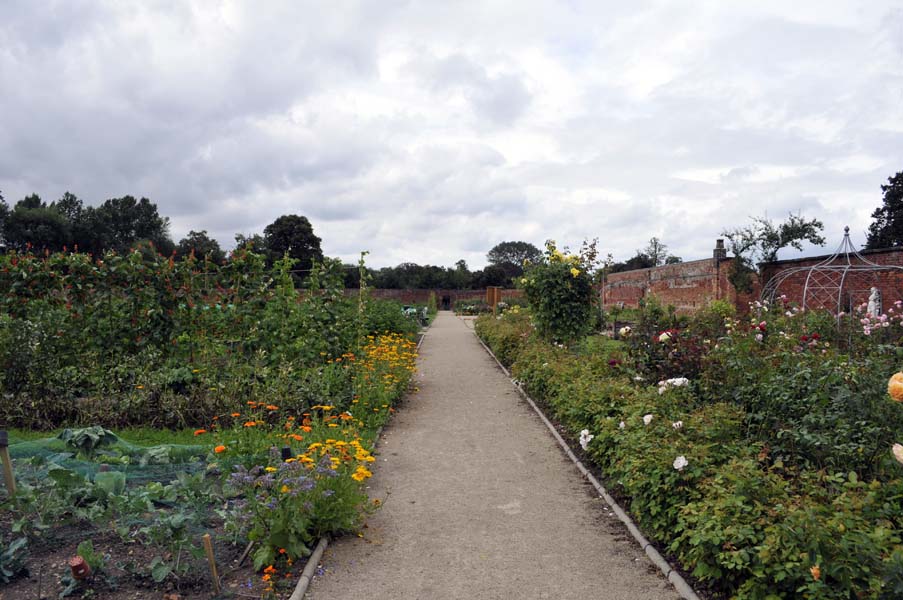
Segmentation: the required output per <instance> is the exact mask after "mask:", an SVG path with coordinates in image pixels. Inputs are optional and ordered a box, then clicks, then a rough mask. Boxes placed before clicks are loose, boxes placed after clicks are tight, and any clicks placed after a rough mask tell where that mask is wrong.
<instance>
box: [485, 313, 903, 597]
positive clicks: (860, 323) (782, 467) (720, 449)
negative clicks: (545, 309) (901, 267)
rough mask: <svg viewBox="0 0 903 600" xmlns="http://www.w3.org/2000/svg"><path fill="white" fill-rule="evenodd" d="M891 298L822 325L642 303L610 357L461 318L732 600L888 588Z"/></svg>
mask: <svg viewBox="0 0 903 600" xmlns="http://www.w3.org/2000/svg"><path fill="white" fill-rule="evenodd" d="M901 305H903V303H901ZM899 308H900V306H895V307H894V309H895V311H897V312H890V313H889V316H885V317H884V318H883V319H869V318H868V317H866V316H865V315H864V314H861V313H855V314H853V315H850V316H846V317H844V318H842V319H841V320H840V322H839V323H838V322H837V320H836V319H835V316H834V315H830V314H823V313H817V312H810V313H801V312H799V311H798V310H797V309H795V308H794V307H792V306H785V305H783V304H780V305H777V306H768V305H762V304H756V305H755V306H753V307H752V309H753V313H752V314H750V315H748V316H746V317H743V318H738V317H737V316H736V315H735V314H734V312H733V310H732V309H731V307H730V306H727V305H724V304H723V303H713V304H712V305H710V306H709V307H707V308H706V309H704V310H702V311H700V312H699V313H698V314H697V315H695V316H694V317H693V318H691V319H684V318H678V317H677V316H676V315H675V314H674V312H673V311H668V310H666V309H663V308H662V307H661V306H658V305H656V304H654V303H650V304H647V305H645V306H644V307H643V308H642V309H641V311H640V315H639V319H638V323H637V324H636V325H635V327H634V329H633V331H632V332H631V333H630V334H629V336H628V337H627V340H626V342H625V344H626V347H627V353H626V354H625V353H624V352H623V351H622V350H621V348H619V345H618V343H617V342H614V343H612V342H610V341H608V340H602V339H601V338H600V339H599V340H598V341H596V339H595V338H589V339H588V340H586V341H584V342H583V343H581V344H578V345H574V346H572V347H571V348H569V349H568V348H562V347H559V346H555V345H552V344H549V343H546V342H543V341H541V340H540V339H538V338H537V337H536V336H533V335H531V333H530V328H529V324H527V323H522V324H520V327H519V328H515V327H513V323H508V324H506V323H505V322H504V321H503V320H498V319H494V318H491V317H483V318H481V319H480V320H479V321H478V326H477V331H478V333H479V334H480V335H481V337H482V338H483V339H484V340H486V341H487V343H489V345H490V346H491V347H492V348H493V349H494V350H498V352H500V353H501V354H503V355H505V356H506V357H508V358H507V361H506V362H511V361H513V365H512V373H513V375H514V377H515V378H516V379H517V380H518V381H519V382H520V383H521V384H522V385H523V386H524V388H525V389H526V390H527V391H528V392H529V393H530V395H531V396H532V397H533V398H534V399H536V400H537V401H539V402H540V403H541V404H543V405H544V406H545V407H546V408H547V409H548V410H549V411H550V412H551V413H552V415H553V416H554V417H555V418H556V419H557V420H558V421H559V422H560V423H561V424H562V425H563V426H564V428H565V429H566V430H567V431H568V432H569V433H570V435H571V436H572V439H574V440H575V441H576V439H577V437H578V432H580V431H581V430H584V429H585V430H586V431H587V433H588V434H589V435H591V436H593V437H592V439H591V441H590V442H589V443H588V445H587V447H586V454H587V456H588V457H589V458H591V459H592V460H593V461H594V462H595V463H596V464H597V465H598V466H599V468H600V469H601V470H602V472H603V473H604V476H605V478H606V481H607V485H608V486H609V487H610V488H611V489H613V490H615V492H617V493H618V494H619V495H620V496H621V497H623V498H624V499H625V501H626V502H627V503H628V505H629V507H630V511H631V513H632V514H633V516H634V518H635V520H636V521H637V523H638V524H639V525H640V526H641V528H642V529H643V530H644V532H645V533H646V534H647V535H648V536H649V537H650V538H652V539H655V540H658V541H660V542H662V543H663V544H664V545H665V546H666V547H667V548H668V550H669V551H670V552H671V553H672V554H673V555H675V556H676V557H678V559H679V560H680V563H681V565H682V566H683V567H684V568H685V569H686V570H688V571H690V572H691V573H692V574H693V575H694V576H695V577H696V578H697V579H698V580H699V581H700V583H701V584H702V585H710V586H711V588H712V590H713V591H714V592H715V593H717V594H724V595H725V596H729V597H731V598H738V599H748V600H753V599H755V600H764V599H771V598H808V599H812V600H815V599H821V598H838V599H839V598H844V599H849V598H853V597H855V598H876V599H877V598H882V599H883V598H895V597H898V596H899V591H900V590H901V589H903V541H901V537H903V517H901V515H903V510H901V508H903V506H901V499H903V477H901V475H903V471H901V467H900V466H899V464H898V463H897V462H896V461H894V460H893V459H892V458H891V453H890V447H891V445H892V443H894V442H895V441H897V442H899V441H900V432H901V431H903V420H901V413H903V406H901V405H900V404H898V403H895V402H893V401H891V400H890V399H889V398H888V397H887V389H886V385H887V377H888V375H889V374H890V373H893V372H894V371H896V370H898V368H899V364H900V359H901V358H903V355H901V352H900V350H899V347H900V341H901V340H900V334H899V329H900V322H901V321H903V318H901V317H900V315H899V311H898V309H899ZM662 333H667V334H668V335H667V336H666V338H665V341H661V334H662ZM690 343H692V344H695V345H696V346H697V347H698V349H699V351H698V352H697V353H693V352H689V351H688V344H690ZM622 361H623V362H622ZM680 376H687V377H690V380H689V381H686V380H683V379H673V380H672V381H671V382H667V381H664V380H663V379H664V377H680ZM636 378H640V379H641V380H639V381H637V380H636ZM659 378H661V379H662V381H661V382H660V383H659V384H658V386H657V388H658V389H656V387H653V386H650V385H647V384H646V382H647V381H648V382H650V383H654V382H656V381H658V380H659Z"/></svg>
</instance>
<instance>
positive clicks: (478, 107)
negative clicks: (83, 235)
mask: <svg viewBox="0 0 903 600" xmlns="http://www.w3.org/2000/svg"><path fill="white" fill-rule="evenodd" d="M900 170H903V2H901V0H895V1H879V0H869V1H868V2H861V1H858V0H851V1H849V2H831V1H826V0H818V1H801V0H794V1H793V2H787V1H786V0H778V1H766V0H755V1H749V2H738V1H724V0H713V1H711V2H703V1H700V2H689V1H681V2H654V1H653V2H643V1H637V2H624V1H623V0H617V1H612V2H602V1H599V0H590V1H586V2H583V1H577V0H573V1H568V2H539V1H534V0H517V1H516V2H515V1H513V0H509V1H507V2H490V1H485V0H480V1H474V2H454V1H449V0H441V1H440V0H437V1H433V2H430V1H420V2H413V1H393V0H378V1H372V0H371V1H367V2H345V1H335V0H330V1H328V2H327V1H322V2H299V1H297V0H292V1H287V2H281V3H280V2H273V1H267V2H251V1H248V2H196V3H189V2H186V1H183V0H174V1H172V2H165V1H156V2H151V1H145V0H142V1H139V2H133V3H129V2H80V1H75V0H61V1H58V2H50V1H41V2H34V1H33V0H3V2H0V190H2V192H3V195H4V196H5V197H6V199H7V201H8V202H9V203H10V204H12V203H14V202H15V201H17V200H19V199H20V198H22V197H23V196H25V195H26V194H29V193H32V192H35V193H38V194H40V195H41V196H42V197H43V198H44V199H45V200H47V201H51V200H55V199H57V198H59V197H60V196H61V195H62V194H63V192H65V191H67V190H69V191H71V192H73V193H75V194H76V195H78V196H79V197H80V198H82V199H83V200H84V201H85V202H86V204H98V203H100V202H102V201H103V200H105V199H107V198H111V197H116V196H122V195H125V194H132V195H134V196H147V197H148V198H150V199H151V200H152V201H154V202H156V203H157V205H158V207H159V209H160V212H161V214H164V215H167V216H169V217H170V218H171V220H172V227H171V233H172V236H173V239H174V240H176V241H178V240H179V239H180V238H181V237H183V236H184V235H185V234H186V233H187V232H188V231H189V230H190V229H195V230H200V229H206V230H208V231H209V232H210V234H211V235H212V236H214V237H216V238H217V239H218V240H219V241H220V243H221V244H223V245H224V246H225V247H231V246H232V245H233V237H234V234H235V233H237V232H240V233H245V234H250V233H255V232H261V231H262V230H263V228H264V227H265V226H266V225H267V224H269V223H270V222H272V221H273V220H274V219H275V218H276V217H278V216H279V215H282V214H290V213H295V214H301V215H305V216H307V217H308V218H309V219H310V221H311V222H312V223H313V226H314V231H315V233H316V234H317V235H319V236H320V237H321V238H322V239H323V250H324V252H325V253H326V254H327V255H331V256H338V257H341V258H343V259H345V260H348V261H354V260H356V256H357V254H358V252H359V251H361V250H369V251H370V252H371V255H370V257H369V263H370V264H371V265H372V266H377V267H379V266H386V265H394V264H398V263H400V262H405V261H411V262H418V263H421V264H425V263H430V264H440V265H452V264H453V263H454V262H455V261H456V260H458V259H461V258H463V259H465V260H466V261H467V262H468V265H469V266H470V267H471V268H476V267H482V266H483V265H484V264H485V256H486V252H487V251H488V250H489V249H490V248H491V247H492V246H493V245H495V244H496V243H498V242H500V241H504V240H525V241H529V242H532V243H534V244H536V245H537V246H540V247H541V245H542V243H543V242H544V240H546V239H549V238H551V239H555V240H557V241H558V242H559V244H560V245H565V244H567V245H570V246H572V247H576V246H579V244H580V242H581V241H582V240H583V239H585V238H593V237H598V238H599V239H600V246H601V248H602V249H603V252H612V253H613V254H614V256H615V258H616V259H626V258H628V257H629V256H631V255H633V253H634V251H635V250H636V249H638V248H642V247H643V246H645V245H646V242H647V241H648V240H649V238H650V237H652V236H657V237H659V238H661V240H662V241H663V242H664V243H665V244H667V245H668V246H669V248H670V250H671V252H672V253H674V254H677V255H679V256H682V257H683V258H684V259H685V260H689V259H695V258H705V257H708V256H711V249H712V247H713V245H714V240H715V238H716V237H717V236H718V234H719V233H720V232H721V231H722V230H723V229H724V228H725V227H732V226H738V225H744V224H746V223H748V221H749V217H750V216H761V215H765V214H767V215H768V216H769V217H774V218H775V219H780V218H783V217H785V216H786V215H787V213H788V211H794V212H796V211H802V213H803V215H804V216H806V217H810V218H811V217H817V218H819V219H821V220H823V221H824V223H825V234H826V237H827V238H828V240H829V244H828V245H829V246H830V247H831V249H833V247H834V246H836V245H837V243H839V241H840V238H841V237H842V229H843V226H844V225H845V224H849V225H850V226H851V228H852V234H853V239H854V242H857V243H863V242H864V239H865V235H864V232H865V230H866V228H867V227H868V225H869V223H870V222H871V219H870V214H871V212H872V211H873V210H874V209H875V208H876V207H877V206H879V205H880V204H881V190H880V185H881V184H882V183H886V181H887V178H888V177H889V176H890V175H892V174H894V173H896V172H897V171H900ZM792 256H793V252H792V251H791V252H788V251H785V252H784V253H782V257H786V258H790V257H792Z"/></svg>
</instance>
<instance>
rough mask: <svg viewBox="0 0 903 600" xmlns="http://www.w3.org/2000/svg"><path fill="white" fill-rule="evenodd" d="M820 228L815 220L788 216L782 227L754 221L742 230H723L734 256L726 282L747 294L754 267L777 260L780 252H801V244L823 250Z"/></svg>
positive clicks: (757, 219) (750, 286) (757, 218)
mask: <svg viewBox="0 0 903 600" xmlns="http://www.w3.org/2000/svg"><path fill="white" fill-rule="evenodd" d="M824 227H825V226H824V224H823V223H822V222H821V221H819V220H818V219H805V218H803V216H802V215H801V214H793V213H790V215H789V216H788V217H787V220H785V221H784V222H782V223H778V224H775V223H773V222H772V221H771V220H770V219H768V218H766V217H755V218H753V222H752V223H751V224H750V225H747V226H746V227H738V228H735V229H726V230H724V231H723V232H722V234H721V235H723V236H724V237H725V238H727V240H728V247H729V248H730V250H731V252H732V253H733V254H734V258H733V264H732V265H731V271H730V274H729V275H728V278H729V279H730V281H731V283H732V284H733V285H734V287H736V288H737V289H738V290H743V291H750V290H751V289H752V279H751V274H752V273H754V272H755V271H756V268H755V265H756V263H759V262H773V261H775V260H777V259H778V252H779V251H780V250H782V249H783V248H787V247H791V248H796V249H797V250H802V249H803V242H809V243H810V244H814V245H816V246H824V245H825V238H824V237H822V235H821V233H820V232H821V231H822V230H823V229H824Z"/></svg>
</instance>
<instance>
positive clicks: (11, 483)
mask: <svg viewBox="0 0 903 600" xmlns="http://www.w3.org/2000/svg"><path fill="white" fill-rule="evenodd" d="M0 461H2V462H3V481H4V482H5V483H6V490H7V491H8V492H9V495H10V497H12V496H15V495H16V478H15V477H13V461H12V459H11V458H10V457H9V435H8V434H7V433H6V431H0Z"/></svg>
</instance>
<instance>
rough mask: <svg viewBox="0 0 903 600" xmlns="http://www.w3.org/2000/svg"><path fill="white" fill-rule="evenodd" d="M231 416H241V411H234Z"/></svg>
mask: <svg viewBox="0 0 903 600" xmlns="http://www.w3.org/2000/svg"><path fill="white" fill-rule="evenodd" d="M230 416H232V417H240V416H241V413H232V414H231V415H230Z"/></svg>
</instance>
